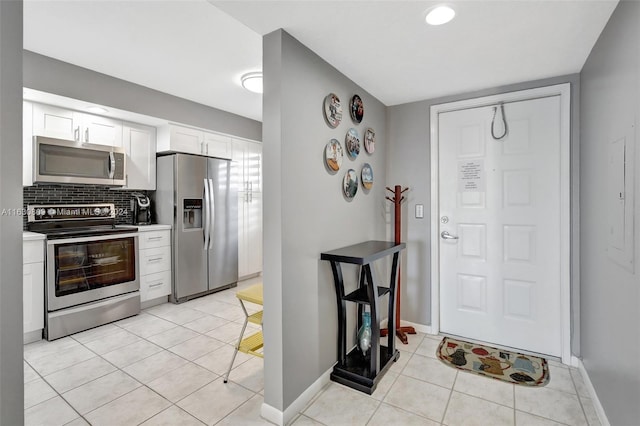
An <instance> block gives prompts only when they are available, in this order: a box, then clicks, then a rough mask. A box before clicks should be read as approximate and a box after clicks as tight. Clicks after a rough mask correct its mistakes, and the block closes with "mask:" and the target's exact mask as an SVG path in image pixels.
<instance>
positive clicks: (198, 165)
mask: <svg viewBox="0 0 640 426" xmlns="http://www.w3.org/2000/svg"><path fill="white" fill-rule="evenodd" d="M231 164H232V163H231V161H229V160H221V159H217V158H208V157H200V156H197V155H189V154H171V155H167V156H163V157H158V158H157V181H156V187H157V190H156V193H155V203H154V204H155V209H156V218H157V221H158V223H172V224H173V228H172V236H173V238H172V260H173V288H172V294H171V297H170V299H171V301H172V302H174V303H180V302H184V301H186V300H189V299H191V298H193V297H197V296H201V295H204V294H207V293H210V292H213V291H217V290H221V289H224V288H228V287H233V286H234V285H236V283H237V281H238V191H237V188H236V187H235V186H236V185H235V183H234V182H233V176H234V173H233V172H232V166H231Z"/></svg>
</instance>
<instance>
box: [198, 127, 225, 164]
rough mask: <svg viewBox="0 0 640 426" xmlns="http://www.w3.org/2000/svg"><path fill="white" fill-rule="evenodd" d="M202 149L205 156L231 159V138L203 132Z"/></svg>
mask: <svg viewBox="0 0 640 426" xmlns="http://www.w3.org/2000/svg"><path fill="white" fill-rule="evenodd" d="M203 147H204V150H205V152H204V155H206V156H209V157H216V158H226V159H231V138H230V137H228V136H223V135H218V134H215V133H209V132H204V135H203Z"/></svg>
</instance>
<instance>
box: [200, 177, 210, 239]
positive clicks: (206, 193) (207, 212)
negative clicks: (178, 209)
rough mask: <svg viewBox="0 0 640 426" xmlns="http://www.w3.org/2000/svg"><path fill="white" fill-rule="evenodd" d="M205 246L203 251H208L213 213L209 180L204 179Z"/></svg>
mask: <svg viewBox="0 0 640 426" xmlns="http://www.w3.org/2000/svg"><path fill="white" fill-rule="evenodd" d="M203 204H204V205H203V208H204V246H203V247H202V249H203V250H207V249H208V248H209V232H210V230H209V224H210V220H209V216H210V215H211V211H210V209H209V182H208V179H206V178H205V179H204V203H203Z"/></svg>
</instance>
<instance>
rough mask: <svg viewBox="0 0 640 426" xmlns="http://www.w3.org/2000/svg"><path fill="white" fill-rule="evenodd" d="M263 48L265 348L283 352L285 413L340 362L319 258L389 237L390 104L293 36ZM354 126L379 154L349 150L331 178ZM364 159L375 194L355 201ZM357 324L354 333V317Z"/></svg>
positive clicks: (275, 395) (268, 393)
mask: <svg viewBox="0 0 640 426" xmlns="http://www.w3.org/2000/svg"><path fill="white" fill-rule="evenodd" d="M263 43H264V45H263V52H264V60H263V68H264V76H265V94H264V100H263V102H264V135H263V136H264V170H263V173H264V230H265V235H264V242H265V247H264V253H265V257H264V277H263V278H264V280H263V281H264V286H265V301H264V302H265V306H264V311H265V318H264V329H265V342H266V343H265V347H271V348H273V345H274V344H280V345H281V347H276V348H275V349H269V350H267V351H265V369H264V370H265V385H266V387H265V402H266V403H267V404H269V405H271V406H273V407H275V408H277V409H280V410H284V409H286V408H287V407H288V406H289V405H290V404H291V403H292V402H293V401H295V399H296V398H298V396H299V395H300V394H301V393H302V392H304V391H305V390H306V389H307V387H309V386H310V385H311V384H313V382H315V381H316V380H317V379H318V378H319V377H320V376H321V375H322V374H323V373H324V372H325V371H327V370H328V369H329V368H331V367H332V365H333V364H334V363H335V362H336V359H337V352H336V339H337V319H336V315H337V308H336V296H335V291H334V284H333V279H332V275H331V268H330V265H329V263H328V262H322V261H320V253H321V252H323V251H328V250H332V249H335V248H339V247H344V246H347V245H351V244H355V243H359V242H362V241H366V240H372V239H379V240H380V239H385V238H386V227H387V224H386V216H385V211H386V207H387V206H386V202H385V199H384V191H385V189H384V187H385V184H386V182H387V179H386V176H385V164H386V158H385V151H386V145H387V143H386V140H385V139H386V138H385V135H386V133H387V132H386V127H385V126H386V107H385V106H384V105H383V104H382V103H381V102H379V101H378V100H377V99H375V98H374V97H373V96H371V95H370V94H369V93H367V92H366V91H364V90H363V89H362V88H361V87H359V86H358V85H357V84H355V83H354V82H352V81H351V80H349V79H348V78H347V77H345V76H344V75H343V74H341V73H340V72H338V71H337V70H336V69H335V68H333V67H332V66H330V65H329V64H327V63H326V62H325V61H324V60H322V59H321V58H320V57H318V56H317V55H316V54H315V53H313V52H312V51H310V50H309V49H307V48H306V47H305V46H303V45H302V44H300V43H299V42H298V41H297V40H295V39H294V38H293V37H291V36H290V35H289V34H287V33H286V32H284V31H282V30H278V31H276V32H274V33H271V34H268V35H267V36H265V38H264V41H263ZM330 92H333V93H336V94H337V95H338V96H339V97H340V99H341V101H342V104H343V107H344V115H343V120H342V123H341V124H340V125H339V126H338V127H337V128H336V129H331V128H330V127H329V126H328V125H327V124H326V123H325V120H324V117H323V101H324V98H325V96H326V95H327V94H329V93H330ZM354 94H358V95H360V96H361V98H362V100H363V101H364V107H365V112H364V119H363V121H362V123H361V124H358V125H355V124H354V123H353V122H352V121H351V119H350V117H349V111H348V104H349V99H350V98H351V96H353V95H354ZM350 127H355V128H356V129H358V132H359V133H360V135H362V133H363V132H364V130H365V129H366V128H367V127H373V128H374V129H375V131H376V135H377V138H376V150H375V153H374V154H373V155H369V154H367V153H365V152H364V148H362V149H361V152H360V155H359V156H358V157H357V158H356V159H355V160H350V159H349V158H347V155H346V153H345V158H344V160H343V163H342V167H341V169H340V171H338V172H337V173H336V174H331V173H329V172H328V171H327V169H326V167H325V163H324V156H323V154H324V148H325V145H326V144H327V142H329V140H330V139H331V138H335V139H338V140H339V141H340V142H341V143H342V144H343V146H344V137H345V134H346V132H347V130H348V129H349V128H350ZM365 162H368V163H369V164H371V166H372V168H373V172H374V186H373V188H372V189H371V190H370V191H369V192H368V193H365V191H363V189H362V186H360V187H359V189H358V193H357V194H356V196H355V198H354V199H353V200H352V201H347V200H346V199H345V198H344V196H343V194H342V179H343V176H344V174H345V172H346V170H347V169H349V168H352V169H354V170H356V172H357V173H358V174H360V170H361V168H362V165H363V164H364V163H365ZM376 268H378V269H379V270H380V269H386V266H376ZM344 272H345V280H346V283H345V287H347V291H349V290H348V289H355V287H356V284H357V280H356V274H357V270H356V269H355V268H345V269H344ZM382 273H383V272H380V275H381V274H382ZM350 319H351V324H350V325H351V326H352V328H353V329H355V314H354V315H352V316H351V318H350ZM354 342H355V341H354ZM279 374H280V375H281V377H280V378H278V377H276V376H277V375H279Z"/></svg>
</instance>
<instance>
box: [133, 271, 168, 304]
mask: <svg viewBox="0 0 640 426" xmlns="http://www.w3.org/2000/svg"><path fill="white" fill-rule="evenodd" d="M169 294H171V271H164V272H158V273H155V274H149V275H143V276H141V277H140V301H141V302H146V301H147V300H151V299H156V298H158V297H163V296H168V295H169Z"/></svg>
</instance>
